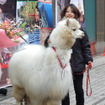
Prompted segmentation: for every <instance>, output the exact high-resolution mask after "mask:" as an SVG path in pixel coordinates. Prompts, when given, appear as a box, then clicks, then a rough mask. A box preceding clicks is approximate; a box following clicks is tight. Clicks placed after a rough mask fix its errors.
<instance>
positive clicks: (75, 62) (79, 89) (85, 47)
mask: <svg viewBox="0 0 105 105" xmlns="http://www.w3.org/2000/svg"><path fill="white" fill-rule="evenodd" d="M66 18H75V19H76V20H78V19H79V18H80V12H79V10H78V8H77V7H76V6H75V5H74V4H69V5H68V6H66V7H65V8H64V9H63V10H62V12H61V19H62V20H63V19H66ZM81 30H82V31H84V33H85V36H84V37H83V38H82V39H79V38H78V39H76V42H75V44H74V45H73V47H72V55H71V59H70V65H71V68H72V73H73V84H74V90H75V94H76V105H84V91H83V74H81V75H77V73H82V72H83V71H84V69H85V66H86V64H87V65H88V64H90V68H92V66H93V63H92V62H93V58H92V54H91V50H90V43H89V40H88V36H87V34H86V32H85V30H83V28H82V27H81ZM48 39H49V36H48V37H47V38H46V40H45V46H46V47H47V46H48ZM69 103H70V102H69V93H68V94H67V96H66V97H65V98H64V99H63V100H62V105H69Z"/></svg>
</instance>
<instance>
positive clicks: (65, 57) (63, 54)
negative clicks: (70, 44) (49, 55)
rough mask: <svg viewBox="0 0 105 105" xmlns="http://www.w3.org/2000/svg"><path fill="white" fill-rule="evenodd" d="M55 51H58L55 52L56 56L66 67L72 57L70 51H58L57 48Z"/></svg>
mask: <svg viewBox="0 0 105 105" xmlns="http://www.w3.org/2000/svg"><path fill="white" fill-rule="evenodd" d="M55 49H56V51H55V53H56V55H57V56H58V57H59V59H60V61H61V62H62V65H63V66H64V65H65V64H67V63H68V62H69V60H70V57H71V53H70V50H67V49H57V48H55ZM53 50H54V49H53Z"/></svg>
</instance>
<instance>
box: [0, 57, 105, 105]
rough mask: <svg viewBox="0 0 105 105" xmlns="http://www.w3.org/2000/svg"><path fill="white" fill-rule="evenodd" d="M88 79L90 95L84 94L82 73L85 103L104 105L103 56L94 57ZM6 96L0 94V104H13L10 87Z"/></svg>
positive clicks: (71, 99)
mask: <svg viewBox="0 0 105 105" xmlns="http://www.w3.org/2000/svg"><path fill="white" fill-rule="evenodd" d="M90 79H91V86H92V95H91V97H88V96H86V73H85V74H84V85H83V86H84V91H85V105H105V82H104V81H105V57H102V56H96V57H94V65H93V69H92V70H90ZM7 89H8V94H7V96H2V95H0V105H15V99H14V98H13V96H12V87H9V88H7ZM70 102H71V104H70V105H75V93H74V90H73V84H72V85H71V88H70Z"/></svg>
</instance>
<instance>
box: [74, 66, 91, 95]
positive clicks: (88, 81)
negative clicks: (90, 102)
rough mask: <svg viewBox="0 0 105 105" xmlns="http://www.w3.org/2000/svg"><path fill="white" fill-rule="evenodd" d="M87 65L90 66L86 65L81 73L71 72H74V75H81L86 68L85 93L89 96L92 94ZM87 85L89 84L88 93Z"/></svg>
mask: <svg viewBox="0 0 105 105" xmlns="http://www.w3.org/2000/svg"><path fill="white" fill-rule="evenodd" d="M89 66H90V64H89V65H87V67H86V68H85V70H84V71H83V72H82V73H73V74H76V75H81V74H83V73H84V72H85V71H86V70H87V77H86V95H87V96H91V95H92V88H91V83H90V76H89ZM89 85H90V93H88V87H89Z"/></svg>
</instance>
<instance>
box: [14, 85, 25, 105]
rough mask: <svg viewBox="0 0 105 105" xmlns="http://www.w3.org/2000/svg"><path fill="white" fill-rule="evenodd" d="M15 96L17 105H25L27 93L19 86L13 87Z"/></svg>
mask: <svg viewBox="0 0 105 105" xmlns="http://www.w3.org/2000/svg"><path fill="white" fill-rule="evenodd" d="M13 90H14V91H13V95H14V97H15V99H16V105H23V104H22V100H23V98H24V96H25V91H24V89H23V88H20V87H18V86H13Z"/></svg>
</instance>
